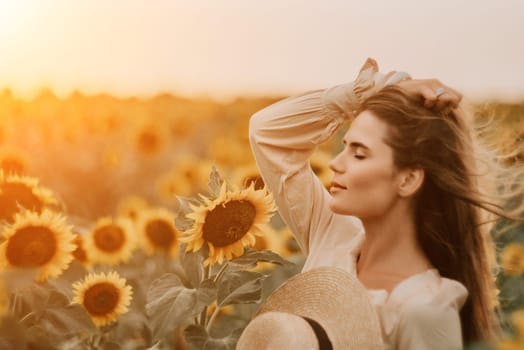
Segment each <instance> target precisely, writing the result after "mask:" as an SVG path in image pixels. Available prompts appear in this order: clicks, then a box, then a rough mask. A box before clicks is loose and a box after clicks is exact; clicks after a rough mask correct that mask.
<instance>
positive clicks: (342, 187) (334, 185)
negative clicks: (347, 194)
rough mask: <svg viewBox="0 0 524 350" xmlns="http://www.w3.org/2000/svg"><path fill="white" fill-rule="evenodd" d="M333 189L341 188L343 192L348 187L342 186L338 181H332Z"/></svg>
mask: <svg viewBox="0 0 524 350" xmlns="http://www.w3.org/2000/svg"><path fill="white" fill-rule="evenodd" d="M331 188H339V189H342V190H345V189H347V187H345V186H342V185H341V184H339V183H338V182H336V181H331Z"/></svg>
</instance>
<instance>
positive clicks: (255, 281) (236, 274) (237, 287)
mask: <svg viewBox="0 0 524 350" xmlns="http://www.w3.org/2000/svg"><path fill="white" fill-rule="evenodd" d="M265 277H266V276H265V275H263V274H261V273H259V272H253V271H244V270H236V271H235V270H229V271H228V272H226V273H225V274H224V276H223V277H222V279H221V280H220V283H219V285H218V294H217V305H218V307H223V306H226V305H230V304H251V303H256V302H259V301H260V299H261V296H262V280H263V279H264V278H265Z"/></svg>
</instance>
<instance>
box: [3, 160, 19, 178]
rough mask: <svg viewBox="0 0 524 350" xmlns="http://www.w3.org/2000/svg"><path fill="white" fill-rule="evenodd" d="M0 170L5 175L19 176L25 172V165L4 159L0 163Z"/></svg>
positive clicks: (17, 161)
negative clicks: (0, 169)
mask: <svg viewBox="0 0 524 350" xmlns="http://www.w3.org/2000/svg"><path fill="white" fill-rule="evenodd" d="M0 168H2V169H4V173H6V174H18V175H21V174H23V173H24V172H25V165H24V164H23V163H22V162H21V161H20V160H18V159H15V158H4V159H2V161H1V162H0Z"/></svg>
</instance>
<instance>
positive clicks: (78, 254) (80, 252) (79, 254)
mask: <svg viewBox="0 0 524 350" xmlns="http://www.w3.org/2000/svg"><path fill="white" fill-rule="evenodd" d="M73 243H74V244H75V245H76V249H75V250H74V251H73V256H74V257H75V259H76V260H78V261H80V262H86V261H87V254H86V251H85V250H84V246H83V244H82V238H80V236H78V235H77V236H75V239H74V240H73Z"/></svg>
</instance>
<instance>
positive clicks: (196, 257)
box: [179, 245, 207, 288]
mask: <svg viewBox="0 0 524 350" xmlns="http://www.w3.org/2000/svg"><path fill="white" fill-rule="evenodd" d="M185 247H186V246H185V245H182V246H181V247H180V254H179V259H180V263H181V264H182V268H183V269H184V273H185V277H186V279H187V280H188V281H189V282H190V283H191V286H192V287H193V288H196V287H197V286H198V285H199V283H200V281H201V280H202V277H203V274H204V271H203V269H202V266H203V263H204V256H203V254H202V253H201V252H200V251H198V252H186V249H185ZM202 248H207V245H206V246H205V247H202Z"/></svg>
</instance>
